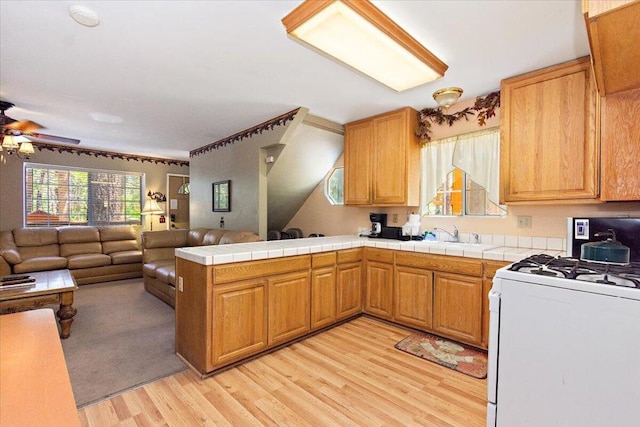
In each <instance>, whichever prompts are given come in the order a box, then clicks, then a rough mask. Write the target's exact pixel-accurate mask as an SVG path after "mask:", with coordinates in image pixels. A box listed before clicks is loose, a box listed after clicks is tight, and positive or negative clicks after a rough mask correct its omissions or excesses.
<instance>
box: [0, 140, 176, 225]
mask: <svg viewBox="0 0 640 427" xmlns="http://www.w3.org/2000/svg"><path fill="white" fill-rule="evenodd" d="M26 161H27V162H30V163H40V164H45V165H61V166H74V167H80V168H93V169H105V170H114V171H126V172H142V173H144V174H145V182H146V188H145V194H146V193H147V192H148V191H152V192H155V191H160V192H162V193H166V191H167V188H166V187H167V173H174V174H183V175H188V174H189V168H188V167H186V166H175V165H172V166H167V165H163V164H156V163H150V162H138V161H132V160H129V161H127V160H122V159H111V158H107V157H95V156H88V155H84V154H83V155H77V154H71V153H57V152H52V151H46V150H45V151H38V150H36V152H35V154H33V156H32V158H31V159H30V160H26ZM24 162H25V161H23V160H20V159H18V158H17V157H16V155H15V154H14V155H11V156H9V155H7V154H6V152H3V153H0V230H10V229H12V228H16V227H22V225H23V210H24V198H23V194H22V188H23V164H24ZM164 205H165V204H161V205H160V206H161V207H164V208H166V206H164ZM158 219H159V216H158V215H154V216H153V220H154V223H153V229H154V230H161V229H165V228H167V225H168V223H169V221H167V223H165V224H160V223H159V222H158ZM142 224H143V227H144V228H146V229H149V228H150V225H151V223H150V219H148V218H144V217H143V221H142Z"/></svg>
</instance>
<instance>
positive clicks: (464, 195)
mask: <svg viewBox="0 0 640 427" xmlns="http://www.w3.org/2000/svg"><path fill="white" fill-rule="evenodd" d="M456 170H458V171H460V173H461V174H462V187H461V188H460V190H454V191H448V190H443V191H442V192H437V193H436V197H437V195H438V194H442V195H443V200H445V199H446V198H445V197H444V194H447V193H448V194H452V193H457V192H458V191H459V192H460V195H461V207H460V214H459V215H458V214H455V213H445V214H437V213H436V214H430V213H428V212H427V216H430V217H476V218H502V217H504V216H506V215H507V207H506V206H504V205H496V204H495V203H493V204H494V205H495V206H497V207H498V208H499V209H500V210H501V211H502V212H501V213H499V214H489V213H485V214H476V213H467V211H468V192H469V187H468V184H467V180H471V181H473V178H472V177H471V175H469V174H468V173H467V172H465V171H464V170H462V169H460V168H454V169H453V170H452V171H451V172H449V173H448V174H447V178H446V181H445V182H444V183H442V185H443V186H446V185H447V182H448V180H449V176H450V174H452V173H454V172H455V171H456ZM474 183H475V181H474ZM476 185H477V186H478V187H480V188H482V189H483V191H484V196H485V200H486V201H487V203H491V201H490V200H488V199H487V190H486V189H484V187H482V186H481V185H480V184H478V183H476ZM473 191H477V190H473ZM434 199H435V197H434ZM434 199H432V200H431V201H429V203H427V205H426V208H427V211H428V210H429V205H431V203H432V202H433V200H434ZM485 212H486V209H485Z"/></svg>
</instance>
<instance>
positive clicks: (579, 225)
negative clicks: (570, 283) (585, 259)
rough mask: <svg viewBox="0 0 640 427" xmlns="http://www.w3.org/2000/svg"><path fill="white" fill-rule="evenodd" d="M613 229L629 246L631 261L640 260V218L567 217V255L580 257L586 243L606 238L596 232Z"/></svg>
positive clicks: (604, 232) (624, 243)
mask: <svg viewBox="0 0 640 427" xmlns="http://www.w3.org/2000/svg"><path fill="white" fill-rule="evenodd" d="M609 230H613V232H614V233H615V238H616V240H617V241H618V242H620V243H621V244H622V245H624V246H626V247H628V248H629V261H630V262H632V263H633V262H640V218H628V217H627V218H625V217H600V218H598V217H589V218H585V217H580V218H578V217H575V218H572V217H570V218H567V256H570V257H573V258H580V252H581V248H582V245H583V244H584V243H590V242H598V241H602V240H604V238H603V237H602V236H596V234H598V233H600V234H606V233H607V232H608V231H609Z"/></svg>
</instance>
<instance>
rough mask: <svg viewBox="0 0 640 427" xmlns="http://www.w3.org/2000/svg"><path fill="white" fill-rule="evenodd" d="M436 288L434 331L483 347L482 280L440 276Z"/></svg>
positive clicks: (446, 274) (459, 276) (478, 278)
mask: <svg viewBox="0 0 640 427" xmlns="http://www.w3.org/2000/svg"><path fill="white" fill-rule="evenodd" d="M433 287H434V289H433V300H434V301H433V330H434V331H435V332H436V333H440V334H442V335H445V336H447V337H450V338H453V339H457V340H460V341H463V342H466V343H468V344H473V345H478V346H479V345H481V341H482V277H469V276H463V275H460V274H451V273H439V272H437V273H435V274H434V283H433Z"/></svg>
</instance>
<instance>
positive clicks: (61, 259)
mask: <svg viewBox="0 0 640 427" xmlns="http://www.w3.org/2000/svg"><path fill="white" fill-rule="evenodd" d="M136 237H137V236H136V232H135V230H134V228H133V227H131V226H105V227H87V226H70V227H59V228H15V229H13V230H12V231H1V232H0V275H8V274H20V273H31V272H35V271H47V270H58V269H64V268H68V269H69V270H70V271H71V274H72V275H73V277H74V278H75V280H76V283H77V284H79V285H84V284H88V283H98V282H107V281H111V280H121V279H129V278H134V277H141V276H142V251H141V250H140V246H139V244H138V241H137V239H136Z"/></svg>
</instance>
